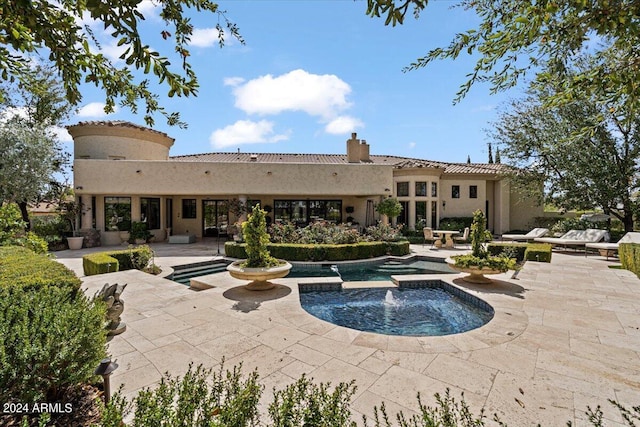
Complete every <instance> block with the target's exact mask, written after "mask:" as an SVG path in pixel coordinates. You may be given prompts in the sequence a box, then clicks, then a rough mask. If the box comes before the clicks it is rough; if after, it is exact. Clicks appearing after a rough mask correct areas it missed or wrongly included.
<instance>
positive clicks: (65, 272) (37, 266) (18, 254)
mask: <svg viewBox="0 0 640 427" xmlns="http://www.w3.org/2000/svg"><path fill="white" fill-rule="evenodd" d="M80 283H81V282H80V279H78V277H76V275H75V274H74V272H73V271H71V270H69V269H68V268H67V267H65V266H64V265H62V264H60V263H59V262H56V261H53V260H52V259H50V258H48V257H47V256H45V255H41V254H36V253H34V252H32V251H30V250H29V249H27V248H23V247H19V246H3V247H0V287H1V288H4V287H10V286H21V287H23V288H27V289H30V288H40V287H44V286H56V287H61V288H70V289H72V290H74V291H75V290H77V289H79V288H80Z"/></svg>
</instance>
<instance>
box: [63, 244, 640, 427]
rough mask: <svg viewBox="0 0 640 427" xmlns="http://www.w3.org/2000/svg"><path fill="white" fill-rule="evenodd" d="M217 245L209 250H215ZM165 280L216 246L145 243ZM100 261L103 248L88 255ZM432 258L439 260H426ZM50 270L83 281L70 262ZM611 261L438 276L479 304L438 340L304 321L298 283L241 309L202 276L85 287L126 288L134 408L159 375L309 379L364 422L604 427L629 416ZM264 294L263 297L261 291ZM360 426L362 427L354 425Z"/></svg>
mask: <svg viewBox="0 0 640 427" xmlns="http://www.w3.org/2000/svg"><path fill="white" fill-rule="evenodd" d="M214 242H215V241H214ZM153 248H154V250H155V252H156V260H155V261H156V263H157V264H159V265H161V266H162V267H163V268H168V267H171V266H173V265H178V264H187V263H191V262H197V261H204V260H210V259H213V258H214V255H213V254H215V253H216V245H215V243H214V245H213V246H211V244H207V242H204V243H203V242H199V243H196V244H194V245H167V244H158V245H153ZM96 250H103V249H101V248H97V249H95V248H94V249H91V250H88V251H96ZM412 250H413V251H414V252H418V253H424V254H427V255H430V256H438V257H443V256H448V255H451V254H452V253H453V252H451V251H442V250H441V251H431V250H429V249H428V247H423V246H421V245H413V246H412ZM88 251H74V252H71V251H65V252H60V253H58V254H57V256H58V258H59V260H60V261H61V262H63V263H64V264H65V265H67V266H69V267H70V268H73V269H74V270H76V271H78V272H79V274H81V255H82V254H84V253H86V252H88ZM614 262H615V261H614V260H610V261H605V259H604V258H601V257H598V256H591V257H588V258H585V257H584V256H582V255H581V254H580V253H554V254H553V261H552V263H551V264H543V263H535V262H529V263H527V264H526V265H525V267H524V269H523V270H522V271H520V272H519V274H518V275H517V278H515V279H513V278H512V277H511V274H502V275H499V276H497V279H498V280H497V281H496V283H495V284H493V285H486V286H485V285H483V286H479V285H470V284H467V283H465V282H464V281H462V280H460V279H459V278H460V277H461V276H460V275H450V276H439V277H442V278H444V280H445V281H447V282H449V283H451V284H452V285H454V286H457V287H459V288H462V289H464V290H466V291H467V292H469V293H471V294H473V295H476V296H478V297H479V298H481V299H483V300H485V301H487V302H488V303H489V304H491V305H492V306H493V307H494V309H495V311H496V314H495V317H494V319H493V320H491V321H490V322H489V323H488V324H487V325H485V326H483V327H481V328H478V329H476V330H473V331H469V332H466V333H463V334H457V335H451V336H445V337H419V338H416V337H395V336H394V337H388V336H383V335H378V334H372V333H368V332H359V331H354V330H350V329H346V328H342V327H339V326H335V325H331V324H329V323H327V322H324V321H321V320H319V319H316V318H315V317H313V316H311V315H309V314H308V313H306V312H305V311H304V310H303V309H302V308H301V307H300V304H299V295H298V287H297V282H298V279H288V278H284V279H279V280H277V281H276V282H277V283H278V284H279V285H281V286H280V287H279V288H278V290H277V291H276V293H275V294H273V296H272V298H271V297H270V296H269V294H268V293H263V294H259V295H256V296H255V297H251V295H252V294H247V293H245V292H244V291H243V290H242V288H239V286H241V285H242V284H244V282H242V281H237V280H235V279H232V278H230V277H229V276H228V275H227V274H226V273H220V274H218V275H213V276H208V277H207V278H206V282H207V284H209V285H213V286H214V287H213V288H210V289H207V290H203V291H200V292H195V291H192V290H189V289H188V288H187V287H185V286H182V285H179V284H176V283H174V282H171V281H168V280H166V279H163V278H161V277H155V276H150V275H147V274H144V273H141V272H138V271H127V272H120V273H111V274H106V275H101V276H92V277H85V278H83V280H84V288H85V289H86V291H87V293H88V294H90V295H93V294H94V293H95V292H96V291H97V290H99V289H100V288H101V287H102V285H103V284H104V283H105V282H109V283H115V282H118V283H128V287H127V289H126V290H125V292H124V295H123V299H124V301H125V312H124V314H123V320H124V321H125V322H126V323H127V325H128V329H127V331H125V332H124V333H123V334H121V335H119V336H116V337H113V338H112V339H111V340H110V342H109V351H110V352H111V354H112V355H113V356H114V358H115V359H117V360H118V363H119V364H120V368H119V369H118V370H117V371H116V372H115V373H114V375H113V377H112V383H113V386H112V387H113V388H114V389H115V388H117V387H118V386H119V385H120V384H122V385H123V386H124V392H125V393H126V394H127V395H128V396H132V395H133V393H135V392H136V391H137V390H139V389H141V388H143V387H147V386H152V385H153V384H156V383H157V382H158V381H159V379H160V376H161V374H162V373H164V372H165V371H168V372H170V373H171V374H174V375H179V374H182V373H184V372H185V370H186V369H187V366H188V364H189V363H190V362H193V363H196V364H198V363H203V364H205V365H206V366H208V367H213V366H216V365H217V364H219V363H220V361H221V359H222V357H225V358H226V361H225V364H226V366H228V367H231V366H232V365H233V364H237V363H240V362H242V363H243V367H244V369H245V371H246V372H249V371H250V370H253V369H257V370H258V372H259V374H260V376H261V378H262V379H263V383H264V384H265V385H266V386H267V388H266V391H265V395H268V396H263V399H262V400H261V408H263V409H264V405H265V404H266V402H267V401H268V398H269V397H270V395H271V392H270V390H271V388H272V387H277V388H282V387H284V386H285V385H287V384H290V383H291V382H293V381H294V380H295V379H296V378H297V377H299V376H300V375H302V374H306V375H308V376H310V377H313V378H315V380H317V381H331V382H333V383H335V382H337V381H348V380H351V379H355V380H356V384H357V386H358V392H357V394H356V395H355V396H354V401H353V406H352V409H353V411H354V413H355V414H365V415H367V416H372V415H373V406H374V405H378V406H379V404H380V403H381V402H382V401H386V402H387V405H386V406H387V409H388V412H389V413H390V414H391V415H392V417H393V416H394V414H395V412H397V411H399V410H402V411H405V413H406V414H407V415H410V414H413V413H415V411H417V409H418V406H417V400H416V395H417V394H418V393H420V394H421V397H422V399H423V402H424V403H426V404H433V403H434V402H435V400H434V398H433V394H434V393H436V392H438V393H441V394H442V393H444V392H445V390H447V389H450V390H451V393H452V395H453V396H454V397H456V398H459V396H460V392H464V396H465V400H466V401H467V402H468V403H469V405H470V406H471V409H472V410H474V411H476V412H478V411H479V410H480V408H482V407H484V408H485V410H486V412H487V413H488V414H489V419H491V418H492V416H493V413H497V414H498V415H499V416H500V418H501V419H502V421H504V422H506V423H507V424H509V425H514V426H520V425H535V424H536V423H537V422H540V423H542V424H543V425H564V424H565V422H566V421H571V422H572V423H574V425H578V426H580V425H588V423H587V417H586V415H585V414H584V412H585V411H586V409H587V408H586V407H587V405H590V406H591V407H595V406H597V405H602V406H603V409H604V413H605V419H606V421H607V425H614V426H615V425H618V424H620V423H621V422H622V418H621V417H620V415H619V413H618V411H617V410H616V409H615V408H613V407H611V405H609V404H608V403H607V399H617V400H618V401H619V402H620V403H622V404H624V405H626V406H627V407H631V406H632V405H638V404H640V320H639V319H640V299H638V297H637V296H638V294H639V293H640V280H639V279H638V278H637V277H636V276H635V275H634V274H632V273H630V272H628V271H624V270H616V269H609V268H608V265H611V264H612V263H614ZM267 292H269V291H267ZM359 422H360V421H359Z"/></svg>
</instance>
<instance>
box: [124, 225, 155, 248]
mask: <svg viewBox="0 0 640 427" xmlns="http://www.w3.org/2000/svg"><path fill="white" fill-rule="evenodd" d="M150 237H151V232H150V231H149V229H148V227H147V223H146V222H140V221H133V222H132V223H131V231H130V234H129V241H130V242H134V243H136V244H137V245H142V244H144V243H147V241H148V240H149V238H150Z"/></svg>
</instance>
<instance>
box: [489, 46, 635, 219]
mask: <svg viewBox="0 0 640 427" xmlns="http://www.w3.org/2000/svg"><path fill="white" fill-rule="evenodd" d="M592 60H594V58H592V57H590V58H587V59H584V58H583V61H584V63H585V67H586V68H589V67H590V66H591V61H592ZM596 60H597V59H596ZM581 71H582V70H576V71H575V73H580V72H581ZM558 90H562V88H560V89H558V88H557V87H556V86H550V84H549V83H544V84H538V83H536V84H533V85H532V86H531V87H530V89H529V91H528V94H527V96H526V97H524V98H523V99H520V100H515V101H512V102H511V103H510V104H509V105H508V108H507V110H506V111H505V112H503V113H501V115H500V117H499V119H498V121H497V123H495V130H494V131H493V132H492V136H493V138H495V140H497V141H498V142H499V143H500V144H501V146H503V147H504V150H503V151H502V152H501V154H502V156H503V157H504V158H507V159H508V163H510V164H512V165H515V166H517V167H519V168H520V169H519V172H518V174H517V175H516V176H515V180H516V182H520V183H531V182H538V183H539V184H540V186H539V187H538V189H543V188H544V189H545V190H546V193H547V194H546V196H547V199H548V200H549V201H550V202H551V203H553V204H555V205H556V206H558V207H561V208H565V209H592V208H594V207H601V208H602V209H603V211H604V212H605V213H607V214H611V215H613V216H614V217H616V218H618V219H620V220H621V221H622V222H623V223H624V226H625V230H626V231H632V230H633V216H634V213H635V212H637V210H638V207H639V204H638V200H637V199H636V195H637V192H638V190H639V189H640V181H639V179H638V178H639V175H638V172H640V171H639V169H638V165H637V164H636V160H637V158H638V156H639V155H640V116H639V114H638V113H639V108H638V107H637V106H636V104H635V103H633V102H623V103H617V104H616V103H613V102H612V101H611V99H610V98H609V97H607V96H606V95H605V94H602V93H594V94H592V95H591V96H590V97H584V98H580V99H577V100H574V101H572V102H571V103H565V104H561V105H558V106H551V107H550V106H549V105H548V100H549V99H550V98H551V97H553V96H554V95H556V94H557V91H558ZM543 184H544V186H543ZM526 188H528V189H529V190H530V191H531V190H533V191H536V187H535V186H531V185H529V186H527V187H526Z"/></svg>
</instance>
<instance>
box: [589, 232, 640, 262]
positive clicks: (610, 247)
mask: <svg viewBox="0 0 640 427" xmlns="http://www.w3.org/2000/svg"><path fill="white" fill-rule="evenodd" d="M620 243H640V233H636V232H629V233H627V234H625V235H624V236H622V237H621V238H620V240H618V241H617V242H616V243H605V242H601V243H587V244H585V245H584V246H585V250H584V256H587V252H588V249H597V250H598V251H601V252H600V254H602V253H603V252H604V254H605V255H604V256H605V257H606V258H607V259H609V256H611V255H613V253H614V252H616V253H617V252H618V249H619V248H620Z"/></svg>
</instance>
